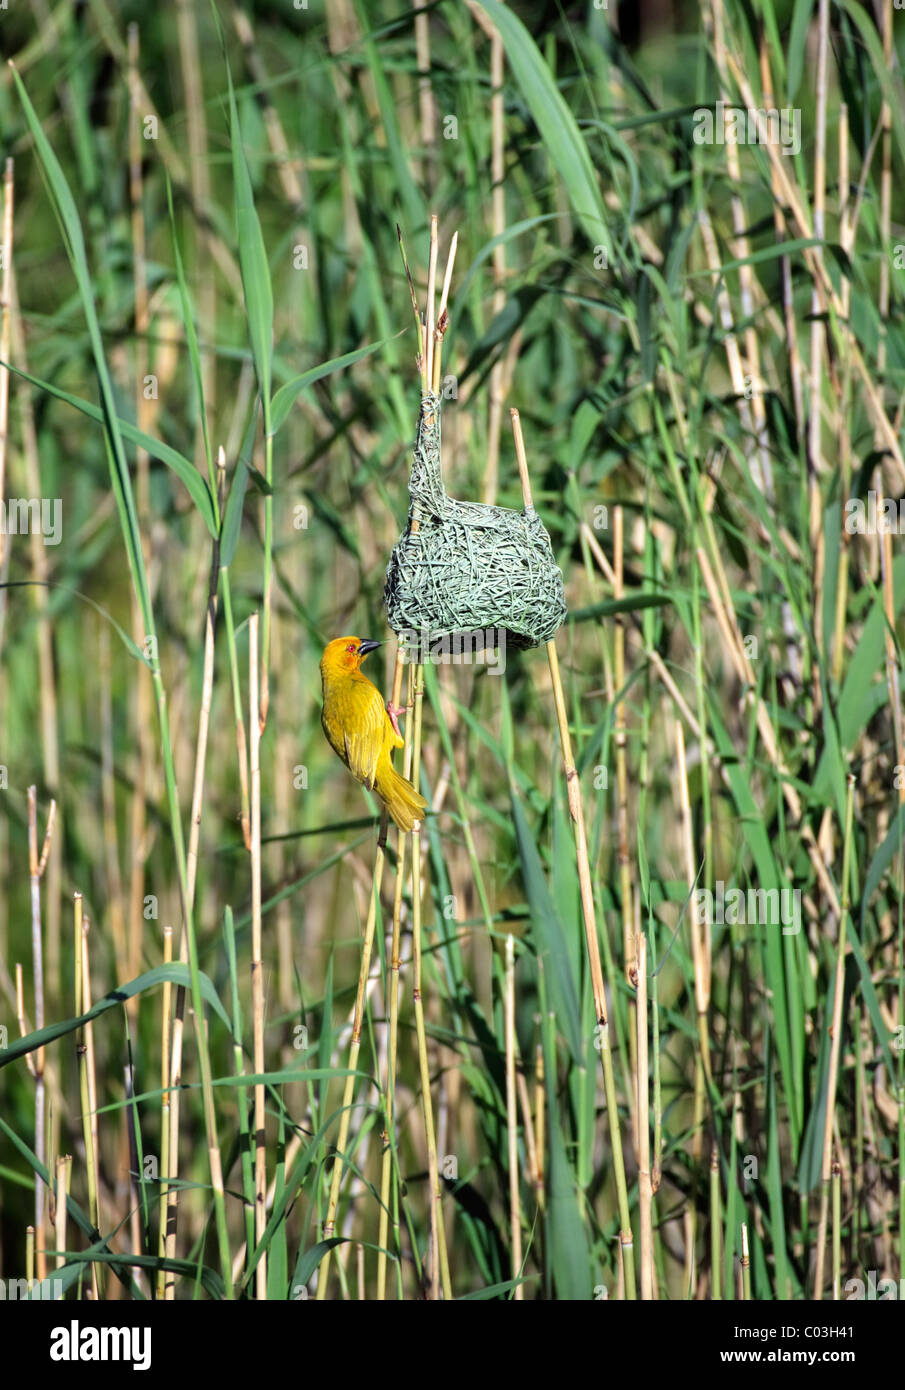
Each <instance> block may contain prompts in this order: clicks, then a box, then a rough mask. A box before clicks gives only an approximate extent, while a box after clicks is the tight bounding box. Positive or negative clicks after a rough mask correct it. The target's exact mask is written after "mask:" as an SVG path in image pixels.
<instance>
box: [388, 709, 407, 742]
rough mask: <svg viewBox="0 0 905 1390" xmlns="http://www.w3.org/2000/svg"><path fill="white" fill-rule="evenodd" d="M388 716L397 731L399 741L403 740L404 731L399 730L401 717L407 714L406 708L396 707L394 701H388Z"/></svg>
mask: <svg viewBox="0 0 905 1390" xmlns="http://www.w3.org/2000/svg"><path fill="white" fill-rule="evenodd" d="M387 714H388V715H389V716H390V723H391V724H392V726H393V728H394V729H395V730H396V735H397V737H398V738H399V739H401V738H402V730H401V729H400V728H399V716H400V714H405V706H404V705H402V706H399V705H394V704H393V702H392V700H387Z"/></svg>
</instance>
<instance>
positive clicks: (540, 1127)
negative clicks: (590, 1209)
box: [534, 1043, 547, 1211]
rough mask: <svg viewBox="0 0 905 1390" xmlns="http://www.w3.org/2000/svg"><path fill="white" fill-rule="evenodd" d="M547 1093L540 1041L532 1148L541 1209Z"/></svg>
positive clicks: (545, 1200)
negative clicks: (535, 1158)
mask: <svg viewBox="0 0 905 1390" xmlns="http://www.w3.org/2000/svg"><path fill="white" fill-rule="evenodd" d="M546 1104H547V1093H546V1089H545V1086H544V1049H543V1046H542V1044H541V1043H538V1044H537V1047H536V1049H535V1052H534V1149H535V1152H536V1154H537V1175H536V1178H535V1181H536V1184H537V1205H538V1207H539V1208H540V1210H541V1211H543V1210H544V1208H545V1207H546V1204H547V1194H546V1188H545V1185H544V1184H545V1181H546V1172H545V1170H544V1159H545V1156H546V1148H545V1145H546V1141H547V1135H546V1120H547V1112H546Z"/></svg>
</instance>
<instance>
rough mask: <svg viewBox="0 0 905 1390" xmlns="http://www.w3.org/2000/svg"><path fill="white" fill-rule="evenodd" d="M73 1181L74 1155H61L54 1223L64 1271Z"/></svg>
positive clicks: (56, 1241) (57, 1259)
mask: <svg viewBox="0 0 905 1390" xmlns="http://www.w3.org/2000/svg"><path fill="white" fill-rule="evenodd" d="M71 1179H72V1154H61V1155H60V1157H59V1158H58V1159H57V1184H56V1220H55V1222H54V1244H55V1245H56V1247H57V1254H56V1267H57V1269H62V1268H63V1266H64V1265H65V1263H66V1255H65V1250H66V1198H67V1197H68V1196H69V1188H70V1184H71ZM93 1268H94V1266H93V1265H92V1269H93Z"/></svg>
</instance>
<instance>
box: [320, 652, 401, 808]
mask: <svg viewBox="0 0 905 1390" xmlns="http://www.w3.org/2000/svg"><path fill="white" fill-rule="evenodd" d="M380 645H381V643H380V642H372V641H371V640H370V638H366V639H365V640H364V641H362V640H361V638H359V637H336V638H334V640H333V641H332V642H328V643H327V645H326V647H325V648H324V654H323V656H322V657H321V680H322V681H323V686H324V707H323V710H322V711H321V725H322V726H323V730H324V733H325V734H326V735H327V742H328V743H329V745H330V747H331V748H332V749H333V751H334V753H336V754H337V755H338V757H340V758H342V760H343V762H344V763H345V765H346V767H347V768H348V769H349V771H350V772H351V774H352V776H353V777H354V778H355V779H356V780H357V781H359V782H361V783H363V785H364V786H366V787H367V788H368V790H369V791H374V792H376V793H377V795H378V797H379V798H380V800H381V801H382V803H383V805H384V806H385V807H386V809H387V810H388V811H389V813H390V815H391V816H392V817H393V820H394V821H395V822H396V824H397V825H398V826H399V829H400V830H403V831H405V830H411V828H412V826H413V825H414V823H415V821H416V820H421V818H422V816H423V815H424V812H425V810H426V808H427V802H426V801H425V799H424V797H423V796H421V795H420V794H419V793H418V792H416V791H415V788H414V787H413V786H412V784H411V782H407V781H406V780H405V778H404V777H400V775H399V773H398V772H396V771H395V769H394V767H393V764H392V761H391V758H392V752H393V749H394V748H401V747H402V738H401V737H400V734H399V725H398V723H397V722H396V716H397V715H398V714H399V713H400V711H399V710H397V709H395V708H394V707H393V706H392V705H390V706H387V705H384V703H383V696H382V695H381V693H380V691H379V690H378V689H377V686H376V685H374V683H373V681H369V680H368V678H367V676H363V675H362V673H361V669H360V667H361V663H362V662H363V661H364V659H365V657H366V656H367V655H368V652H373V651H375V650H376V649H377V647H379V646H380Z"/></svg>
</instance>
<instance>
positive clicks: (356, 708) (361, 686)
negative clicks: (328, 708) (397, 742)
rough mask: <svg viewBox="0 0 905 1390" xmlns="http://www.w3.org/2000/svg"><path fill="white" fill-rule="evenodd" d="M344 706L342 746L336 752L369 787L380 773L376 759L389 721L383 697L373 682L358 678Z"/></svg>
mask: <svg viewBox="0 0 905 1390" xmlns="http://www.w3.org/2000/svg"><path fill="white" fill-rule="evenodd" d="M344 705H345V708H344V710H343V717H342V718H341V720H340V724H341V727H342V740H343V746H342V749H339V748H337V750H336V751H337V752H338V753H339V755H340V757H341V758H342V760H343V762H344V763H345V764H346V767H347V768H348V769H349V771H350V772H351V773H352V776H353V777H357V778H358V780H359V782H363V783H364V785H365V786H366V787H367V788H368V789H369V790H370V789H372V788H373V786H374V779H375V778H376V776H377V761H378V759H379V757H380V754H381V752H382V751H383V746H384V743H385V741H386V726H387V725H388V724H389V719H388V717H387V712H386V707H385V705H384V703H383V697H382V695H381V694H380V691H379V690H378V689H377V687H376V685H372V684H371V682H370V681H367V682H366V681H360V682H359V681H356V682H355V685H354V687H353V690H352V691H351V692H350V693H349V695H348V696H347V697H346V699H345V700H344Z"/></svg>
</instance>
